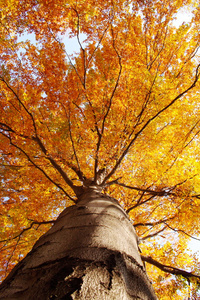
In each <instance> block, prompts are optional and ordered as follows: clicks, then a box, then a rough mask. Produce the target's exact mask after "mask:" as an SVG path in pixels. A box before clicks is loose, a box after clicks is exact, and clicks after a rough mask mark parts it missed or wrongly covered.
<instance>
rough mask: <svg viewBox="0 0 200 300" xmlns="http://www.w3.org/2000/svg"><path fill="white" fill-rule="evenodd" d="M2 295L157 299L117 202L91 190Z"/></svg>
mask: <svg viewBox="0 0 200 300" xmlns="http://www.w3.org/2000/svg"><path fill="white" fill-rule="evenodd" d="M0 299H1V300H4V299H6V300H11V299H15V300H16V299H20V300H37V299H38V300H47V299H51V300H53V299H56V300H58V299H59V300H64V299H66V300H67V299H77V300H78V299H88V300H91V299H92V300H99V299H105V300H106V299H107V300H112V299H113V300H118V299H120V300H121V299H124V300H126V299H127V300H128V299H142V300H153V299H156V296H155V294H154V291H153V288H152V286H151V283H150V281H149V279H148V277H147V275H146V272H145V269H144V266H143V263H142V260H141V257H140V254H139V251H138V244H137V236H136V233H135V230H134V228H133V225H132V224H131V222H130V221H129V218H128V216H127V214H126V213H125V212H124V210H123V209H122V207H121V206H120V205H119V204H118V202H117V201H116V200H115V199H113V198H111V197H109V196H106V195H104V194H101V193H100V192H98V191H95V190H92V189H87V190H86V191H85V192H84V193H83V194H82V195H81V196H80V197H79V201H78V203H77V204H76V205H74V206H71V207H68V208H66V209H65V210H64V211H63V212H62V213H61V214H60V215H59V217H58V219H57V220H56V222H55V224H54V225H53V226H52V228H51V229H50V230H49V231H47V232H46V233H45V234H44V235H43V236H42V237H41V238H40V239H39V240H38V241H37V242H36V244H35V245H34V247H33V249H32V250H31V251H30V252H29V253H28V255H27V256H26V257H25V258H24V259H23V260H22V261H21V262H19V263H18V264H17V265H16V266H15V268H14V269H13V270H12V271H11V273H10V274H9V275H8V277H7V278H6V279H5V280H4V282H3V283H2V284H1V286H0Z"/></svg>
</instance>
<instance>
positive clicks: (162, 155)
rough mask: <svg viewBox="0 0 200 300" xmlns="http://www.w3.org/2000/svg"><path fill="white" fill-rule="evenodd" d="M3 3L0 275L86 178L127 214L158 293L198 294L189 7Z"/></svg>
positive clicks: (194, 23)
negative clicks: (192, 245) (71, 48)
mask: <svg viewBox="0 0 200 300" xmlns="http://www.w3.org/2000/svg"><path fill="white" fill-rule="evenodd" d="M1 6H2V11H1V29H0V30H1V48H0V54H1V55H0V60H1V75H0V79H1V81H0V85H1V92H0V93H1V94H0V95H1V103H0V110H1V111H0V133H1V139H0V149H1V156H0V160H1V162H0V164H1V165H0V167H1V182H0V183H1V189H0V192H1V203H2V205H1V212H0V213H1V220H0V222H1V228H2V230H1V251H0V257H1V264H2V267H1V277H2V278H3V277H4V276H5V274H7V273H9V272H10V270H11V269H12V268H13V266H14V265H15V264H16V262H18V261H19V260H20V259H21V258H22V257H24V255H25V254H26V253H27V252H28V251H29V250H30V249H31V248H32V246H33V244H34V242H35V241H36V240H37V239H38V238H39V237H40V236H41V235H42V234H43V233H44V232H45V231H46V230H47V229H48V228H49V226H50V224H51V222H52V220H55V219H56V217H57V216H58V214H59V213H60V212H61V211H62V210H63V209H64V208H65V207H66V206H70V205H72V204H73V203H76V194H77V191H78V187H82V186H83V185H84V184H86V180H92V181H93V182H94V183H95V184H96V185H100V186H101V189H102V191H103V192H104V193H106V194H108V195H110V196H111V197H114V198H115V199H118V201H119V203H120V204H121V205H122V207H123V208H124V209H125V210H126V211H127V213H128V214H129V216H130V218H131V220H132V222H133V225H134V226H135V229H136V231H137V234H138V236H139V238H140V242H141V243H140V248H141V251H142V257H143V260H144V261H146V262H147V263H146V267H147V272H148V274H149V277H150V278H151V280H152V281H153V283H154V288H155V291H156V293H157V295H158V297H159V298H160V299H170V297H172V296H173V299H183V295H184V297H185V295H186V294H187V295H190V296H191V297H193V298H194V299H195V297H198V295H199V294H198V293H199V292H198V291H199V290H198V289H199V282H198V281H197V280H196V278H195V276H192V274H196V275H197V277H198V274H199V273H198V272H199V271H198V270H199V262H198V260H197V255H196V254H194V253H190V252H189V250H187V246H188V242H189V241H190V239H191V238H193V239H196V240H198V236H199V217H200V216H199V211H200V210H199V205H200V190H199V171H200V164H199V149H198V142H199V131H200V130H199V124H200V119H199V81H198V79H199V74H200V73H199V71H200V68H199V67H200V64H199V63H200V62H199V54H198V53H199V52H198V51H199V38H200V37H199V14H200V11H199V7H198V5H196V1H189V0H188V1H187V0H185V1H165V2H160V1H153V2H150V1H140V0H138V1H101V2H100V1H90V0H88V1H73V0H72V1H64V0H60V1H51V2H49V1H44V0H41V1H34V0H33V1H14V2H13V1H11V0H9V1H3V2H2V3H1ZM183 9H185V10H187V11H188V14H189V15H190V21H188V22H182V24H181V25H179V26H178V25H177V23H176V22H175V20H176V17H178V16H179V15H180V12H183ZM22 33H28V34H32V36H34V38H35V40H36V42H30V41H29V40H27V41H26V42H19V40H18V38H19V36H20V34H22ZM67 37H68V38H69V37H70V38H72V37H74V38H76V39H77V42H78V44H79V49H80V51H78V52H77V53H73V54H69V53H68V52H67V50H66V44H67V43H70V40H69V39H68V38H67ZM83 38H84V39H85V40H84V42H82V40H83ZM64 41H65V44H64ZM100 175H101V176H100ZM91 178H92V179H91ZM87 182H88V181H87ZM75 186H76V189H75ZM75 190H76V191H75ZM155 266H156V267H155ZM181 270H185V273H184V272H183V271H181ZM172 274H175V275H178V276H174V275H172Z"/></svg>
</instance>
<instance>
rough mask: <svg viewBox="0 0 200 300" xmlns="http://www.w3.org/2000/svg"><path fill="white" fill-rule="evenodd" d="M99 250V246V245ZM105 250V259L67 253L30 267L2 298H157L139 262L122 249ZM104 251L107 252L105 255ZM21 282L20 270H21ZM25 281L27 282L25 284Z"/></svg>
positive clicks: (9, 299) (109, 299)
mask: <svg viewBox="0 0 200 300" xmlns="http://www.w3.org/2000/svg"><path fill="white" fill-rule="evenodd" d="M96 250H97V249H96ZM100 250H101V251H102V254H103V257H104V258H105V257H107V258H106V259H105V260H102V261H91V260H83V259H78V258H73V257H66V258H64V259H61V260H59V261H54V262H47V263H46V264H44V265H43V266H40V268H39V269H38V268H33V269H31V270H30V269H29V270H28V269H27V270H26V274H25V273H23V275H22V276H23V280H24V283H25V282H26V281H27V282H29V285H30V280H31V281H32V282H31V285H32V288H31V290H30V289H26V288H25V286H24V289H23V288H20V291H17V287H16V291H15V292H14V293H13V294H12V296H9V295H8V294H7V295H6V290H5V291H4V292H5V294H4V295H5V297H3V298H1V299H2V300H4V299H6V300H14V299H20V300H41V299H42V300H70V299H75V300H91V299H92V300H100V299H103V300H117V299H120V300H129V299H140V300H141V299H142V300H151V299H156V298H154V296H153V291H152V287H151V284H150V283H149V279H148V278H147V276H146V274H145V272H144V270H143V269H142V268H141V266H140V265H137V263H136V262H135V261H132V259H131V258H129V257H126V255H125V254H124V255H122V254H120V253H114V252H110V253H108V252H107V249H98V252H99V251H100ZM94 252H95V249H94ZM105 252H107V253H106V254H107V255H105ZM18 276H19V282H20V283H22V282H21V280H20V277H21V276H20V272H19V274H18ZM25 285H26V284H25Z"/></svg>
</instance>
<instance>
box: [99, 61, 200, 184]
mask: <svg viewBox="0 0 200 300" xmlns="http://www.w3.org/2000/svg"><path fill="white" fill-rule="evenodd" d="M199 68H200V64H198V66H197V67H196V73H195V78H194V80H193V82H192V84H191V85H190V86H189V87H188V88H187V89H186V90H184V91H183V92H182V93H180V94H178V95H177V96H176V97H175V98H174V99H173V100H172V101H171V102H170V103H169V104H168V105H166V106H165V107H164V108H162V109H161V110H159V111H158V112H157V113H156V114H155V115H154V116H153V117H151V118H150V119H149V120H148V121H147V122H146V123H145V124H144V125H143V126H142V128H141V129H140V130H139V131H138V132H137V133H135V136H134V137H133V138H132V139H131V141H130V142H129V144H128V146H127V147H126V149H125V150H124V151H123V152H122V154H121V156H120V157H119V159H118V160H117V162H116V164H115V166H114V167H113V168H112V170H111V171H110V173H109V174H108V175H107V176H106V177H105V179H104V181H103V183H102V184H105V183H106V181H107V180H108V179H109V178H110V177H111V176H112V175H113V174H114V173H115V171H116V170H117V168H118V167H119V165H120V164H121V162H122V160H123V159H124V157H125V156H126V154H127V153H128V151H129V150H130V148H131V147H132V145H133V144H134V142H135V141H136V139H137V138H138V136H139V135H140V134H141V133H142V132H143V131H144V130H145V129H146V127H147V126H148V125H149V124H150V123H151V122H152V121H154V120H155V119H156V118H157V117H158V116H159V115H160V114H162V113H163V112H164V111H166V110H167V109H168V108H169V107H171V106H172V105H173V104H174V103H175V102H176V101H177V100H178V99H180V98H181V97H183V96H184V95H185V94H186V93H188V92H189V91H190V90H191V89H192V88H194V87H195V85H196V83H197V81H198V79H199V75H200V74H199Z"/></svg>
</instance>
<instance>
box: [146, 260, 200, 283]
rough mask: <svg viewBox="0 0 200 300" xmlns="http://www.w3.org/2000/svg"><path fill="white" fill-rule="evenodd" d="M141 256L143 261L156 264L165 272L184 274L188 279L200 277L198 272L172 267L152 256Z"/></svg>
mask: <svg viewBox="0 0 200 300" xmlns="http://www.w3.org/2000/svg"><path fill="white" fill-rule="evenodd" d="M141 258H142V260H143V261H145V262H147V263H149V264H151V265H154V266H156V267H157V268H159V269H160V270H162V271H163V272H166V273H170V274H173V275H181V276H183V277H185V278H187V279H188V278H191V277H195V278H198V279H200V275H196V274H193V273H192V272H187V271H184V270H182V269H178V268H175V267H171V266H168V265H165V264H162V263H160V262H158V261H157V260H155V259H153V258H152V257H151V256H143V255H141Z"/></svg>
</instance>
